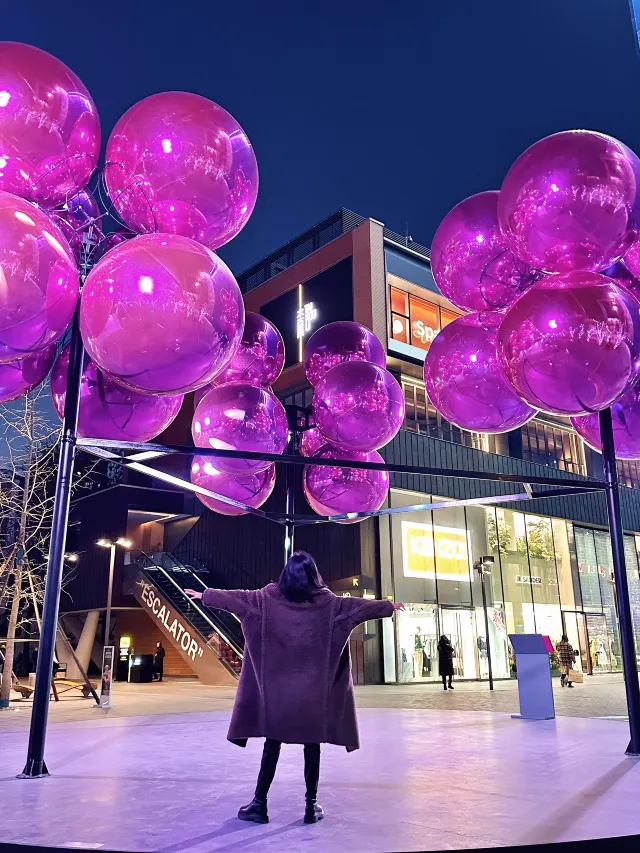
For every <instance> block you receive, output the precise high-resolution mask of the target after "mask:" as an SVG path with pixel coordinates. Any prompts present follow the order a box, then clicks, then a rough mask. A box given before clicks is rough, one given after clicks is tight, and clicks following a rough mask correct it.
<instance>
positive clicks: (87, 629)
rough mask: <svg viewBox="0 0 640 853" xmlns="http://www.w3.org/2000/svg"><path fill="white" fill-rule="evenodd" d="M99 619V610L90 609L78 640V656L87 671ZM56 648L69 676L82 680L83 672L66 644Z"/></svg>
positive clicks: (76, 650) (76, 651)
mask: <svg viewBox="0 0 640 853" xmlns="http://www.w3.org/2000/svg"><path fill="white" fill-rule="evenodd" d="M99 620H100V611H99V610H90V611H89V612H88V613H87V615H86V617H85V620H84V625H83V626H82V631H81V633H80V639H79V640H78V645H77V646H76V649H75V653H76V657H77V658H78V660H79V661H80V666H82V667H83V669H84V671H85V672H87V670H88V669H89V663H90V661H91V652H92V651H93V644H94V642H95V638H96V632H97V630H98V622H99ZM56 650H57V652H58V660H59V661H60V662H61V663H66V665H67V678H69V679H71V680H72V681H80V680H81V679H82V674H81V673H80V670H79V669H78V667H77V666H76V662H75V661H74V659H73V658H72V656H71V654H70V653H69V650H68V649H67V648H66V646H65V645H63V644H62V643H59V644H58V646H57V649H56Z"/></svg>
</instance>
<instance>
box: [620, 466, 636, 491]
mask: <svg viewBox="0 0 640 853" xmlns="http://www.w3.org/2000/svg"><path fill="white" fill-rule="evenodd" d="M617 466H618V480H619V482H620V485H621V486H628V487H629V488H630V489H640V462H636V461H634V460H627V459H618V461H617Z"/></svg>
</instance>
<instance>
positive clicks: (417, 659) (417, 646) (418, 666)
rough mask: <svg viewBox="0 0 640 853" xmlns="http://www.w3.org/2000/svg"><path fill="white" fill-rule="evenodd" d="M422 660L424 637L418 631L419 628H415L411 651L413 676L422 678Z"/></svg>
mask: <svg viewBox="0 0 640 853" xmlns="http://www.w3.org/2000/svg"><path fill="white" fill-rule="evenodd" d="M423 662H424V639H423V637H422V634H421V632H420V628H416V636H415V638H414V651H413V677H414V678H422V668H423Z"/></svg>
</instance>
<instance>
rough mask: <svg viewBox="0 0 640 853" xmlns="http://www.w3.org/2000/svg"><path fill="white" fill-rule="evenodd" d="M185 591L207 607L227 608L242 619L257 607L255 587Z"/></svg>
mask: <svg viewBox="0 0 640 853" xmlns="http://www.w3.org/2000/svg"><path fill="white" fill-rule="evenodd" d="M185 592H186V593H187V595H188V596H189V598H193V599H196V600H198V601H200V600H201V601H202V603H203V604H204V606H205V607H213V608H214V609H217V610H227V611H229V613H235V614H236V616H239V617H240V619H242V617H243V616H244V615H245V613H247V612H248V611H249V610H253V609H254V608H255V606H256V597H257V593H258V591H257V590H255V589H204V590H202V591H201V592H196V590H194V589H185Z"/></svg>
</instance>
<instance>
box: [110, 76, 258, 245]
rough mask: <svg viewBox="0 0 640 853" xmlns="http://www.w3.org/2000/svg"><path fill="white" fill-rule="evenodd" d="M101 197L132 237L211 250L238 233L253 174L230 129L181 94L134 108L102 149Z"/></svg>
mask: <svg viewBox="0 0 640 853" xmlns="http://www.w3.org/2000/svg"><path fill="white" fill-rule="evenodd" d="M104 176H105V182H106V186H107V192H108V193H109V196H110V198H111V200H112V202H113V204H114V206H115V208H116V210H117V211H118V213H119V214H120V216H121V217H122V219H123V220H124V222H125V223H126V224H127V225H128V226H129V228H131V229H132V230H133V231H136V232H138V233H148V232H151V231H163V232H167V233H170V234H181V235H182V236H183V237H190V238H191V239H193V240H198V241H199V242H200V243H204V245H205V246H208V247H209V248H210V249H216V248H218V247H219V246H223V245H224V244H225V243H228V242H229V240H231V239H232V238H233V237H235V236H236V234H238V233H239V232H240V231H241V230H242V228H243V227H244V226H245V225H246V223H247V221H248V219H249V217H250V216H251V213H252V211H253V208H254V205H255V203H256V197H257V195H258V166H257V163H256V158H255V155H254V153H253V148H252V147H251V143H250V142H249V140H248V138H247V136H246V134H245V132H244V131H243V130H242V128H241V127H240V125H239V124H238V122H237V121H236V120H235V119H234V118H233V116H231V115H230V114H229V113H228V112H227V111H226V110H224V109H223V108H222V107H220V106H218V104H215V103H214V102H213V101H210V100H208V99H207V98H203V97H201V96H200V95H192V94H190V93H189V92H161V93H159V94H157V95H151V96H150V97H148V98H145V99H144V100H142V101H139V102H138V103H137V104H134V105H133V106H132V107H131V108H130V109H128V110H127V112H126V113H125V114H124V115H123V116H122V118H121V119H120V120H119V121H118V122H117V124H116V126H115V127H114V129H113V131H112V133H111V136H110V137H109V141H108V143H107V152H106V163H105V170H104Z"/></svg>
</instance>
